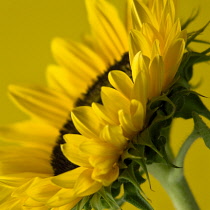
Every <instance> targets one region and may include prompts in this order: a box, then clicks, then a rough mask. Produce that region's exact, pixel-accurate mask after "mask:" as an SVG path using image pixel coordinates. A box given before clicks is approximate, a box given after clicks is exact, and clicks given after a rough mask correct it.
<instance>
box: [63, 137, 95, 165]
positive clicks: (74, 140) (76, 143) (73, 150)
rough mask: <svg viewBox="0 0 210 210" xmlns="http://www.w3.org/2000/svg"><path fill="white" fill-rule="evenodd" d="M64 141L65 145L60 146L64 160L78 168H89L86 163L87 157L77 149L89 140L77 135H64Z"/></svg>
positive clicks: (87, 162)
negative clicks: (66, 159)
mask: <svg viewBox="0 0 210 210" xmlns="http://www.w3.org/2000/svg"><path fill="white" fill-rule="evenodd" d="M64 139H65V141H66V143H65V144H63V145H61V150H62V152H63V154H64V155H65V156H66V158H68V159H69V160H70V161H71V162H72V163H74V164H76V165H78V166H83V167H91V165H90V163H89V161H88V155H87V154H85V153H83V152H81V151H80V149H79V148H80V145H81V144H82V143H83V142H86V141H88V140H89V139H88V138H86V137H84V136H82V135H77V134H66V135H64Z"/></svg>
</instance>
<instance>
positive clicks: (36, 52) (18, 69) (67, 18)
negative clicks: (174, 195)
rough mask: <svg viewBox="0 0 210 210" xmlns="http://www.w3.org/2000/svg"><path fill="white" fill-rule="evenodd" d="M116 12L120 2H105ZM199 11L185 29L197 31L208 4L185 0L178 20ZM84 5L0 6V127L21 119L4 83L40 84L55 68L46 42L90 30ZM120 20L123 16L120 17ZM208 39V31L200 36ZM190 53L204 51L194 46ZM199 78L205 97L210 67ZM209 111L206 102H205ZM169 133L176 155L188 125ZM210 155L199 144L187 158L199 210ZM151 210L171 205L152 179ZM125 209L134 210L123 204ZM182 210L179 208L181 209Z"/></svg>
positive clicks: (206, 202) (25, 2)
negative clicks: (47, 68)
mask: <svg viewBox="0 0 210 210" xmlns="http://www.w3.org/2000/svg"><path fill="white" fill-rule="evenodd" d="M110 2H112V3H113V4H115V5H116V6H117V8H118V10H119V11H120V12H122V10H123V8H124V7H123V2H124V1H123V0H110ZM198 7H199V8H200V15H199V17H198V19H197V20H196V21H195V22H194V23H193V24H192V27H190V29H192V30H193V29H194V30H196V29H198V28H200V27H201V26H203V25H204V24H205V23H206V22H207V21H208V20H209V19H210V15H209V14H210V13H209V8H210V1H208V0H191V1H190V0H185V1H180V2H179V4H178V8H179V16H180V17H181V19H182V20H184V19H186V18H187V17H188V16H189V15H190V14H191V11H192V10H193V9H197V8H198ZM86 15H87V14H86V11H85V5H84V0H78V1H75V0H59V1H57V0H7V1H1V4H0V30H1V32H0V72H1V76H0V116H1V117H0V124H5V123H11V122H15V121H19V120H22V119H26V118H27V116H26V115H25V114H23V113H22V112H20V111H19V110H17V108H16V107H15V106H14V105H13V104H12V103H11V102H10V101H9V99H8V97H7V94H6V92H7V85H8V84H11V83H12V84H31V83H32V84H41V85H45V84H46V82H45V68H46V66H47V65H48V64H50V63H54V61H53V58H52V55H51V52H50V42H51V40H52V39H53V37H56V36H59V37H65V38H71V39H74V40H80V37H81V35H82V34H84V33H85V32H88V31H89V26H88V22H87V16H86ZM121 16H122V15H121ZM201 37H202V38H203V39H206V40H209V37H210V27H209V28H208V29H207V30H206V31H205V33H204V34H203V35H202V36H201ZM194 49H197V50H200V49H203V45H196V46H195V48H194ZM201 79H202V85H201V86H200V87H199V89H198V91H199V92H200V93H201V94H203V95H206V96H210V88H209V87H210V84H209V80H210V66H209V65H208V64H201V65H198V66H196V70H195V76H194V79H193V81H192V83H193V84H196V82H199V81H200V80H201ZM205 103H206V104H207V106H208V107H209V108H210V99H205ZM174 124H175V126H174V127H173V133H172V144H173V148H174V151H175V152H176V151H177V149H178V148H179V146H180V145H181V143H182V142H183V140H184V139H185V138H186V137H187V135H188V134H189V133H190V131H191V127H192V121H190V120H188V121H183V120H176V121H175V123H174ZM209 166H210V151H209V150H207V149H206V148H205V146H204V143H203V142H202V140H198V141H197V142H196V143H195V144H194V145H193V147H192V148H191V150H190V151H189V154H188V155H187V159H186V164H185V167H186V176H187V178H188V180H189V184H190V186H191V187H192V190H193V193H194V194H195V196H196V198H197V200H198V203H199V204H200V206H201V210H207V209H210V178H209V177H210V167H209ZM144 188H145V191H146V193H147V195H148V197H149V198H150V199H151V200H152V204H153V205H154V208H155V209H156V210H173V209H174V208H173V206H172V204H171V202H170V200H169V198H168V197H167V195H166V194H165V192H164V191H163V189H161V187H160V186H159V185H158V183H157V182H156V181H155V180H153V179H152V188H153V190H154V191H155V192H152V191H151V190H149V189H148V184H146V185H145V186H144ZM123 209H124V210H126V209H127V210H128V209H129V210H132V209H133V210H134V209H135V208H134V207H131V206H130V205H126V206H125V207H123ZM183 210H184V209H183Z"/></svg>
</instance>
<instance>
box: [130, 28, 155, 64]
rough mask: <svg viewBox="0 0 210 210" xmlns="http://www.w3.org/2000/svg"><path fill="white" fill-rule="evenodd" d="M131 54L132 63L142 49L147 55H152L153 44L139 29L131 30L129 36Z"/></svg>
mask: <svg viewBox="0 0 210 210" xmlns="http://www.w3.org/2000/svg"><path fill="white" fill-rule="evenodd" d="M129 38H130V39H129V47H130V49H129V56H130V63H132V62H133V59H134V56H135V55H136V54H137V53H138V52H139V51H141V53H142V54H143V55H145V56H148V57H150V55H151V44H150V43H149V42H148V39H146V37H145V36H144V35H143V34H142V32H140V31H137V30H131V32H130V37H129Z"/></svg>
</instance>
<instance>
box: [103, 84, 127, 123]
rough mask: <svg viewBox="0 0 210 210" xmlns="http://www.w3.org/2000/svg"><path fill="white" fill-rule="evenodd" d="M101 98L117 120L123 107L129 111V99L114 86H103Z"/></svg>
mask: <svg viewBox="0 0 210 210" xmlns="http://www.w3.org/2000/svg"><path fill="white" fill-rule="evenodd" d="M101 99H102V101H103V104H104V106H105V108H106V110H107V112H108V114H109V116H110V117H112V119H113V120H115V122H117V120H118V111H119V110H121V109H123V110H124V111H125V112H129V100H128V99H127V98H125V97H124V96H123V95H122V94H121V93H120V92H118V91H117V90H115V89H113V88H109V87H102V88H101Z"/></svg>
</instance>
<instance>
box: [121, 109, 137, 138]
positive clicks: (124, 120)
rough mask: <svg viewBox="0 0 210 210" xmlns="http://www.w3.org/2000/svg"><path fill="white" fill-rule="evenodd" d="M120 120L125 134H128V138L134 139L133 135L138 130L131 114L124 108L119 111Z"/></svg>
mask: <svg viewBox="0 0 210 210" xmlns="http://www.w3.org/2000/svg"><path fill="white" fill-rule="evenodd" d="M119 121H120V125H121V126H122V129H123V131H124V132H123V133H124V136H126V137H127V138H128V139H130V140H131V139H132V137H133V136H134V135H135V134H136V132H137V131H138V130H137V129H136V127H134V125H133V123H132V119H131V115H129V114H126V113H125V112H124V111H123V110H120V111H119Z"/></svg>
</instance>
